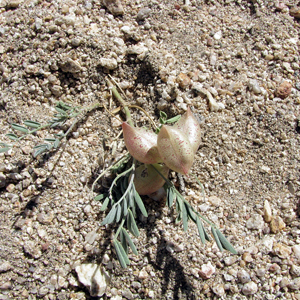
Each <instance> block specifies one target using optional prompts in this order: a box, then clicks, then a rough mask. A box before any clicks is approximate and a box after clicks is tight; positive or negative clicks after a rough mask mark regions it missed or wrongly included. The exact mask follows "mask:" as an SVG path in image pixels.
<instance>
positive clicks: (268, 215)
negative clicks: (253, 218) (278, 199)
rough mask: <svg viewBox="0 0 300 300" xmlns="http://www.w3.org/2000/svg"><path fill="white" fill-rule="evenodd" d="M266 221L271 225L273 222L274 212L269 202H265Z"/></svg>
mask: <svg viewBox="0 0 300 300" xmlns="http://www.w3.org/2000/svg"><path fill="white" fill-rule="evenodd" d="M264 219H265V222H267V223H270V222H271V220H272V210H271V206H270V203H269V201H268V200H265V202H264Z"/></svg>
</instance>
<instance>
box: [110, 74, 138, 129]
mask: <svg viewBox="0 0 300 300" xmlns="http://www.w3.org/2000/svg"><path fill="white" fill-rule="evenodd" d="M106 82H107V85H108V87H109V88H110V90H111V92H112V94H113V95H114V97H115V98H116V99H117V100H118V101H119V103H120V104H121V106H122V107H123V108H124V111H125V115H126V121H127V122H128V124H129V125H130V126H132V127H133V122H132V119H131V114H130V111H129V108H128V105H127V104H126V102H125V101H124V100H123V98H122V97H121V95H120V94H119V92H118V91H117V89H116V87H115V86H114V85H113V84H112V83H111V81H110V80H109V79H106Z"/></svg>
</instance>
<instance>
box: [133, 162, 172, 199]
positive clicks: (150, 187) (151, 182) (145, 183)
mask: <svg viewBox="0 0 300 300" xmlns="http://www.w3.org/2000/svg"><path fill="white" fill-rule="evenodd" d="M153 166H154V167H155V168H156V169H157V170H158V171H159V172H160V173H161V174H162V175H163V176H165V177H166V178H167V177H168V173H169V168H168V167H167V166H166V165H161V164H153V165H145V164H143V165H141V166H139V167H138V168H136V170H135V176H134V179H133V182H134V186H135V189H136V191H137V192H138V193H139V194H140V195H149V194H152V193H154V192H156V191H157V190H158V189H160V188H161V187H162V186H163V185H164V184H165V180H164V179H163V177H162V176H160V175H159V173H157V171H156V170H155V169H154V167H153Z"/></svg>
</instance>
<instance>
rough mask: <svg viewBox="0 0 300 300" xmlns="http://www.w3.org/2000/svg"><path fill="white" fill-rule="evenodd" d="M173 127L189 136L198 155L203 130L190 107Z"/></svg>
mask: <svg viewBox="0 0 300 300" xmlns="http://www.w3.org/2000/svg"><path fill="white" fill-rule="evenodd" d="M173 127H174V128H177V129H179V130H180V131H182V132H183V133H184V134H185V135H186V136H187V138H188V140H189V141H190V143H191V145H192V147H193V151H194V153H196V152H197V150H198V148H199V145H200V141H201V128H200V124H199V122H198V120H197V119H196V117H195V116H194V114H193V113H192V111H191V109H190V108H189V107H188V109H187V111H186V112H185V113H184V114H183V115H182V117H181V118H180V119H179V120H178V121H177V122H176V123H175V124H174V126H173Z"/></svg>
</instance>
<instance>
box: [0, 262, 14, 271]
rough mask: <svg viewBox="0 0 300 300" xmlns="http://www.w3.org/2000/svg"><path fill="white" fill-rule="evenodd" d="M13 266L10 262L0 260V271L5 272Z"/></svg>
mask: <svg viewBox="0 0 300 300" xmlns="http://www.w3.org/2000/svg"><path fill="white" fill-rule="evenodd" d="M12 268H13V267H12V265H11V264H10V262H8V261H6V260H0V273H4V272H7V271H9V270H11V269H12Z"/></svg>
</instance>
